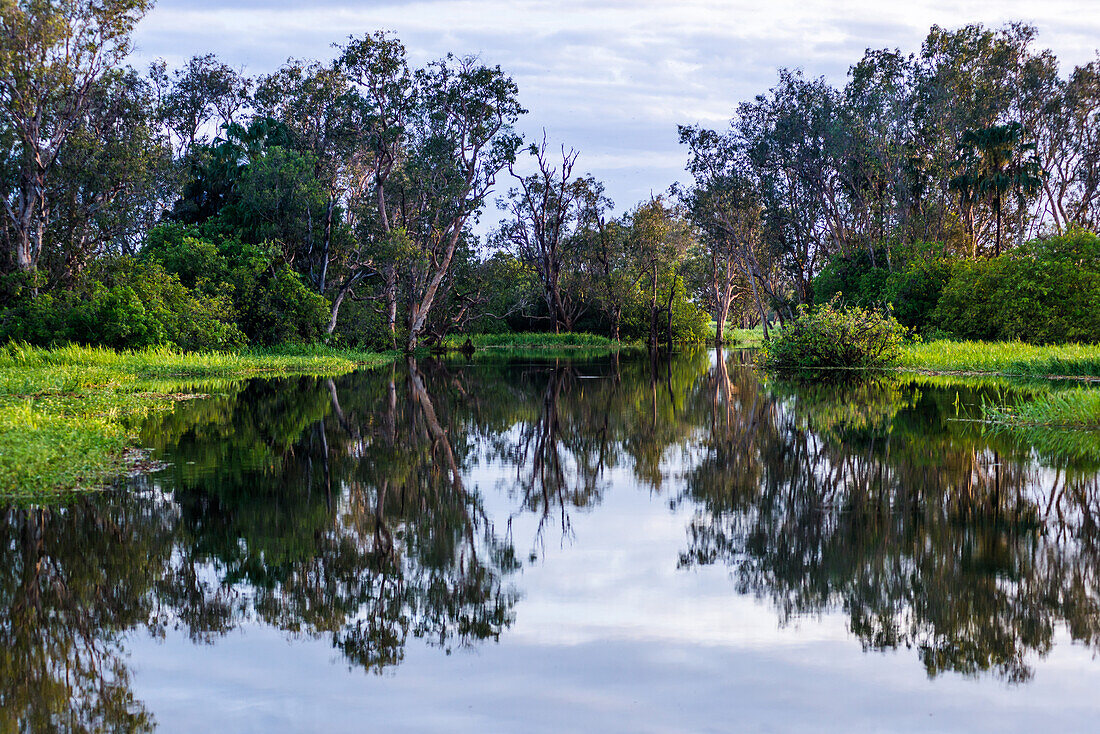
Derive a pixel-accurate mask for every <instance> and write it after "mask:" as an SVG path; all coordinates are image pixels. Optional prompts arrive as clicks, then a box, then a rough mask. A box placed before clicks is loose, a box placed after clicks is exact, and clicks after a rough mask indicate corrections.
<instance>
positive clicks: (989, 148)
mask: <svg viewBox="0 0 1100 734" xmlns="http://www.w3.org/2000/svg"><path fill="white" fill-rule="evenodd" d="M958 151H959V158H958V161H959V166H960V168H961V169H962V172H961V173H960V174H959V175H957V176H955V177H954V178H953V179H951V181H950V186H951V188H952V189H953V190H954V191H957V192H958V193H959V201H960V206H961V207H962V209H963V211H964V212H970V211H971V210H972V207H973V206H974V204H976V203H977V202H978V201H979V200H981V199H987V200H988V201H989V203H990V205H991V206H992V207H993V214H994V216H995V217H996V218H997V230H996V237H995V239H994V256H999V255H1000V254H1001V211H1002V208H1003V204H1004V199H1005V196H1007V195H1008V194H1009V193H1011V192H1015V194H1016V196H1017V198H1018V199H1019V204H1020V206H1021V207H1022V206H1023V205H1024V200H1025V198H1026V197H1028V196H1032V195H1034V194H1036V193H1037V192H1038V191H1039V187H1040V185H1042V178H1041V175H1042V169H1041V167H1040V166H1039V157H1038V155H1037V154H1036V148H1035V144H1034V143H1025V142H1024V127H1023V125H1021V124H1020V123H1018V122H1010V123H1008V124H1007V125H994V126H992V127H986V128H980V129H978V130H967V131H966V132H965V133H963V136H962V140H961V141H960V142H959V146H958ZM970 222H971V224H970V236H971V239H972V240H973V238H974V231H973V220H972V218H971V219H970ZM974 247H975V253H976V249H977V245H976V243H975V244H974Z"/></svg>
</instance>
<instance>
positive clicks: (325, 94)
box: [0, 0, 708, 349]
mask: <svg viewBox="0 0 1100 734" xmlns="http://www.w3.org/2000/svg"><path fill="white" fill-rule="evenodd" d="M149 6H150V4H149V3H147V2H140V1H137V0H108V1H107V2H97V3H90V2H86V1H82V2H64V3H62V2H45V3H40V2H17V3H8V4H5V5H3V7H2V9H0V23H2V25H3V28H2V30H3V31H4V33H3V34H2V39H0V45H2V46H3V49H2V50H0V53H2V54H3V64H2V66H0V77H2V78H0V85H2V91H3V98H2V100H0V102H2V108H3V109H2V111H0V114H2V117H0V135H2V138H3V140H4V141H5V145H4V146H3V147H2V148H0V151H2V153H3V160H2V161H0V166H2V168H3V172H2V174H3V175H2V176H0V181H2V185H3V186H4V190H3V191H2V192H0V195H2V197H3V199H4V201H5V205H6V208H7V214H8V216H7V217H6V218H5V222H4V227H3V238H4V245H5V247H4V261H3V270H4V272H5V273H6V275H5V276H4V278H3V281H2V285H0V296H2V298H3V301H2V303H0V305H2V311H0V338H9V339H19V340H26V341H29V342H32V343H51V342H63V341H79V342H89V343H100V344H108V345H112V346H117V347H134V346H142V345H146V344H158V343H174V344H176V345H179V346H183V347H188V348H198V347H232V346H238V345H244V344H269V343H276V342H284V341H304V342H310V341H317V340H328V341H334V342H336V343H344V344H354V345H363V346H370V347H386V348H402V347H404V348H408V349H413V348H416V347H418V346H422V345H425V344H429V345H430V344H434V343H438V342H439V341H440V340H442V338H443V337H444V336H446V335H447V334H448V333H450V332H453V331H456V330H458V331H461V330H469V329H476V330H480V331H485V330H500V329H509V328H512V329H530V328H535V329H555V330H557V329H561V328H566V329H572V328H586V329H590V330H596V331H603V332H606V333H608V334H614V335H616V336H622V337H624V338H626V337H630V338H636V337H638V336H640V335H643V334H646V333H650V332H651V340H653V341H656V339H657V338H658V336H659V335H660V336H662V338H665V339H670V338H671V335H672V333H673V332H675V334H676V336H677V337H678V338H685V337H686V338H695V339H698V338H702V337H704V336H705V333H706V324H707V320H708V319H707V315H706V313H705V312H704V311H703V310H702V309H701V308H699V307H698V306H696V305H695V304H694V303H693V302H692V301H691V299H690V293H689V291H688V288H687V287H686V286H685V285H684V282H683V276H682V275H681V274H678V273H677V272H676V270H677V269H676V267H675V263H672V261H673V260H677V262H678V260H679V259H682V258H683V256H684V253H685V252H686V250H687V249H688V248H689V247H690V245H691V238H690V236H689V230H690V228H689V226H688V224H687V223H686V221H685V220H684V219H683V218H682V217H680V216H679V215H678V214H677V212H676V211H675V209H674V208H673V207H672V206H671V205H670V204H669V203H667V202H666V201H664V200H663V199H655V200H653V201H650V202H648V203H646V204H644V205H641V206H639V207H638V208H636V209H635V210H634V211H633V212H631V213H630V214H628V215H626V216H625V217H621V218H618V219H615V218H612V217H611V216H610V215H609V212H610V207H611V202H610V201H608V200H607V198H606V197H604V196H603V194H602V187H601V186H600V184H599V183H598V182H596V181H594V180H593V179H592V178H591V177H585V178H584V179H583V180H578V179H575V178H574V177H572V175H571V168H572V162H573V160H574V159H575V154H569V158H568V160H567V161H566V164H565V165H564V166H562V167H560V168H559V169H558V170H557V171H556V172H555V170H554V169H553V166H552V165H551V164H550V163H549V159H548V157H547V155H546V146H545V144H544V145H543V146H541V147H533V148H530V149H525V148H524V143H523V141H522V139H521V137H520V136H519V135H518V134H517V133H516V132H515V130H514V125H515V123H516V121H517V119H518V118H519V117H520V115H522V114H524V113H525V110H524V109H523V107H522V106H521V104H520V102H519V98H518V89H517V87H516V84H515V83H514V82H513V81H512V79H511V78H510V77H509V76H508V75H507V74H505V73H504V72H503V71H502V70H501V69H500V68H499V67H491V66H486V65H483V64H481V63H480V62H478V61H477V60H476V59H474V58H469V57H456V56H453V55H448V56H446V57H445V58H442V59H439V60H437V61H433V62H431V63H428V64H426V65H424V66H423V67H420V68H414V67H413V66H412V65H410V63H409V61H408V59H407V55H406V50H405V48H404V46H403V45H402V44H401V43H400V41H399V40H398V39H396V38H395V37H393V36H392V35H391V34H387V33H381V32H379V33H374V34H369V35H364V36H360V37H352V38H349V39H348V40H346V41H345V42H344V43H343V44H341V45H339V46H338V47H337V53H336V56H335V58H334V59H332V60H330V61H326V62H321V61H297V60H291V61H289V62H288V63H287V64H286V65H285V66H283V67H282V68H280V69H278V70H276V71H275V72H274V73H272V74H268V75H264V76H259V77H256V78H249V77H247V76H245V75H244V74H243V73H242V72H241V71H240V70H237V69H233V68H231V67H230V66H228V65H226V64H224V63H223V62H221V61H219V60H218V59H217V58H215V57H214V56H212V55H206V56H197V57H195V58H193V59H191V60H190V61H189V62H188V63H187V64H185V65H184V66H183V67H182V68H178V69H174V70H170V69H168V68H167V66H166V65H165V64H164V63H163V62H159V63H156V64H154V65H153V66H152V68H151V69H149V70H148V71H147V72H139V71H138V70H135V69H133V68H130V67H128V66H125V65H124V60H125V57H126V55H127V53H128V51H129V35H130V32H131V30H132V28H133V26H134V24H135V23H136V22H137V21H138V20H139V19H140V18H141V16H142V15H143V14H144V13H145V12H146V11H147V10H148V9H149ZM74 47H77V48H79V49H80V50H79V52H77V53H76V54H75V55H74V53H73V52H72V49H73V48H74ZM528 150H529V151H530V152H531V153H533V154H534V160H536V161H537V162H538V166H537V168H538V169H539V174H536V175H534V176H525V175H521V174H520V173H518V172H517V170H518V167H523V165H524V163H523V162H521V163H519V166H518V167H517V160H518V159H519V158H520V157H521V156H522V157H526V156H527V155H528V153H527V151H528ZM559 175H560V180H557V179H555V176H559ZM505 177H508V178H510V180H512V181H513V182H514V186H515V191H512V192H511V193H510V194H507V195H505V196H504V198H503V199H502V200H501V201H500V202H499V204H500V206H501V207H504V208H511V209H512V210H513V213H514V214H515V215H516V217H517V221H516V222H515V223H514V224H510V225H505V226H503V227H502V228H501V229H500V231H499V232H497V233H496V234H495V235H494V236H493V237H492V238H490V241H489V242H482V241H480V240H479V238H478V237H477V236H475V234H474V232H473V229H474V226H475V224H476V223H477V221H478V219H479V217H480V216H482V214H483V213H484V210H485V208H486V205H487V204H492V203H493V202H492V199H491V197H492V196H493V194H492V192H493V191H494V190H495V189H500V190H504V189H506V188H507V186H505V185H503V184H502V183H501V181H502V179H503V178H505ZM525 228H526V231H523V230H524V229H525ZM548 250H549V252H550V253H551V255H550V257H549V258H547V257H546V255H547V251H548ZM670 263H672V264H670ZM582 271H583V272H584V274H585V277H584V284H583V285H581V281H580V277H581V273H582ZM647 279H648V280H647Z"/></svg>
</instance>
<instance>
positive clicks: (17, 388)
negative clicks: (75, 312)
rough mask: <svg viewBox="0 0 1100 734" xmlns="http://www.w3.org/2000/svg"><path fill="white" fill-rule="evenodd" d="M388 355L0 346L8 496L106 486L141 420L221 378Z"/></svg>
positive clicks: (0, 429) (0, 423)
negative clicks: (116, 350) (132, 350)
mask: <svg viewBox="0 0 1100 734" xmlns="http://www.w3.org/2000/svg"><path fill="white" fill-rule="evenodd" d="M387 359H388V357H386V356H385V355H378V354H371V353H365V352H340V351H337V350H330V349H325V348H283V349H274V350H268V351H264V352H241V353H219V352H212V353H190V354H188V353H183V352H179V351H175V350H171V349H163V348H162V349H147V350H141V351H134V352H115V351H113V350H110V349H97V348H90V347H76V346H69V347H61V348H57V349H40V348H34V347H27V346H20V345H14V344H12V345H8V346H6V347H0V495H8V496H11V495H22V496H34V495H40V494H43V493H49V492H56V491H64V490H72V489H81V488H89V487H96V486H99V485H102V484H103V483H104V482H106V481H108V480H109V479H110V478H111V477H112V476H115V475H117V474H118V473H119V472H121V471H122V470H123V469H124V468H125V459H124V457H125V453H126V450H127V449H128V448H130V447H132V446H133V442H134V431H135V429H136V428H137V426H138V424H139V422H140V420H141V418H143V417H144V416H146V415H148V414H149V413H151V412H154V411H158V410H170V409H171V407H172V405H173V404H174V403H175V402H176V401H177V400H181V399H187V398H189V397H193V396H194V395H196V394H198V393H202V392H203V391H204V390H208V389H210V388H211V387H212V386H216V384H217V383H218V382H219V381H221V382H222V383H223V384H224V383H225V381H226V380H237V379H243V378H247V377H253V376H258V375H264V376H281V375H303V374H311V375H338V374H343V373H346V372H350V371H352V370H354V369H355V368H356V367H357V366H359V365H364V364H372V363H380V362H383V361H385V360H387Z"/></svg>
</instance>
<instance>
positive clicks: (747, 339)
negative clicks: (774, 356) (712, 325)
mask: <svg viewBox="0 0 1100 734" xmlns="http://www.w3.org/2000/svg"><path fill="white" fill-rule="evenodd" d="M722 338H723V340H724V341H725V345H724V346H726V347H727V348H729V347H735V348H736V347H758V346H760V345H761V344H763V343H764V329H763V328H762V327H759V326H758V327H756V328H755V329H726V330H725V334H723V335H722Z"/></svg>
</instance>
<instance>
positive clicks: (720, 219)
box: [676, 126, 776, 345]
mask: <svg viewBox="0 0 1100 734" xmlns="http://www.w3.org/2000/svg"><path fill="white" fill-rule="evenodd" d="M680 142H681V143H682V144H684V145H687V146H688V147H689V149H690V156H691V157H690V158H689V160H688V166H687V170H688V172H689V173H691V174H692V176H693V177H694V179H695V181H694V184H692V185H691V186H688V187H682V186H677V187H676V191H677V193H678V195H679V197H680V199H681V201H682V202H683V203H684V206H685V208H686V210H687V214H688V217H689V218H690V219H691V221H692V222H693V223H694V224H695V226H696V227H698V228H699V231H700V233H701V237H700V243H701V246H702V251H703V260H704V263H705V265H704V271H705V274H706V277H705V284H706V285H705V288H704V293H705V295H706V300H707V302H708V303H709V304H710V306H711V308H712V309H713V311H712V313H713V314H714V319H715V322H716V330H715V343H716V344H718V345H721V344H722V341H723V335H724V333H725V326H726V320H727V317H728V316H729V312H730V308H731V306H732V304H733V303H734V301H735V300H737V299H739V298H741V297H742V296H744V295H747V294H751V296H752V300H753V303H754V305H755V306H756V311H757V314H758V315H759V317H760V320H761V323H762V324H763V327H764V335H765V338H766V337H767V335H768V320H767V314H766V310H765V307H764V296H765V295H767V296H769V297H770V298H771V299H772V300H773V301H774V300H776V290H775V286H774V282H773V278H771V277H769V275H770V273H769V270H770V268H769V257H768V253H767V252H765V251H764V248H763V226H762V225H763V209H762V207H761V206H760V204H759V201H758V195H757V193H756V191H755V190H754V187H753V185H752V182H751V180H750V179H749V177H748V176H747V175H746V174H745V165H746V163H745V161H744V158H743V156H741V155H740V152H739V150H738V148H737V145H736V143H735V141H733V140H732V139H731V138H730V137H729V136H723V135H720V134H718V133H717V132H715V131H713V130H705V129H702V128H697V127H684V126H681V127H680ZM746 291H747V293H746Z"/></svg>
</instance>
